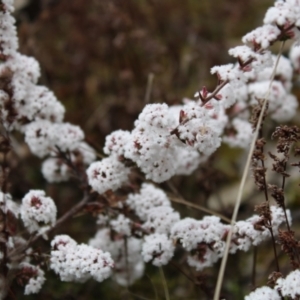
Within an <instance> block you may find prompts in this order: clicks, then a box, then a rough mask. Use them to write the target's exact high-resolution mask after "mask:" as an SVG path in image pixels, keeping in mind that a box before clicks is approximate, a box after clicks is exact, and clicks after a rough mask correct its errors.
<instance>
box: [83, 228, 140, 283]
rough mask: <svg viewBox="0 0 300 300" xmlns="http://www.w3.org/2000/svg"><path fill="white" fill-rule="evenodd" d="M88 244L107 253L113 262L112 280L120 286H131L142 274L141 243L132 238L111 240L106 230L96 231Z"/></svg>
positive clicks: (109, 232) (108, 231) (109, 233)
mask: <svg viewBox="0 0 300 300" xmlns="http://www.w3.org/2000/svg"><path fill="white" fill-rule="evenodd" d="M89 244H90V245H91V246H93V247H95V248H97V249H103V250H104V251H108V252H109V253H110V254H111V256H112V258H113V260H114V270H113V271H114V274H113V277H112V278H113V279H114V280H115V281H116V282H117V283H118V284H119V285H122V286H128V285H131V284H133V283H134V282H135V281H136V280H137V279H139V278H141V277H142V276H143V274H144V269H145V265H144V261H143V259H142V256H141V250H142V241H141V240H140V239H137V238H134V237H120V236H119V237H116V238H115V239H112V235H111V231H110V230H109V229H108V228H104V229H100V230H98V232H97V234H96V235H95V237H94V238H93V239H91V240H90V241H89Z"/></svg>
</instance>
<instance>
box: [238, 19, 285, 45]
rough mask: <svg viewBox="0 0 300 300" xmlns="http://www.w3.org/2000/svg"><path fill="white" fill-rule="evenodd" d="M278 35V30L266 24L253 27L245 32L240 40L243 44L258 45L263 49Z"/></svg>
mask: <svg viewBox="0 0 300 300" xmlns="http://www.w3.org/2000/svg"><path fill="white" fill-rule="evenodd" d="M279 35H280V30H279V29H278V28H277V27H276V26H273V25H270V24H267V25H264V26H261V27H258V28H256V29H254V30H253V31H251V32H249V33H247V34H246V35H245V36H244V37H243V38H242V41H243V43H244V44H247V45H250V46H252V48H254V49H255V47H257V46H259V47H261V48H263V49H266V48H268V47H269V46H270V45H271V44H272V43H273V42H274V41H276V39H277V38H278V36H279Z"/></svg>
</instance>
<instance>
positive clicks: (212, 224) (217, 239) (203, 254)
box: [171, 206, 291, 270]
mask: <svg viewBox="0 0 300 300" xmlns="http://www.w3.org/2000/svg"><path fill="white" fill-rule="evenodd" d="M270 210H271V216H272V229H273V233H274V235H276V234H278V227H279V226H280V225H281V224H282V223H284V222H285V217H284V212H283V210H282V208H279V207H276V206H271V208H270ZM287 214H288V218H289V220H290V218H291V217H290V212H289V210H288V211H287ZM261 220H262V218H261V217H259V216H257V215H254V216H253V217H251V218H249V219H247V220H245V221H238V222H236V224H235V226H234V232H233V236H232V241H231V245H230V253H235V252H236V251H237V250H242V251H248V250H249V249H250V247H251V246H252V245H255V246H256V245H258V244H260V243H261V242H263V241H264V240H266V239H267V238H269V237H270V236H271V235H270V231H269V229H268V228H267V227H266V226H264V225H261V226H260V227H259V228H258V227H257V226H256V225H257V224H260V221H261ZM290 222H291V221H290ZM229 229H230V226H229V225H225V224H222V223H221V222H220V219H219V218H218V217H215V216H207V217H204V218H203V219H202V220H195V219H192V218H185V219H182V220H180V221H179V222H177V223H175V225H174V226H173V227H172V229H171V238H172V239H173V240H175V241H177V242H179V243H180V244H181V245H182V247H183V248H184V249H185V250H187V251H189V252H190V255H189V256H188V264H189V265H190V266H193V267H195V268H196V269H197V270H202V269H203V268H206V267H209V266H211V265H212V264H213V263H215V262H216V261H217V260H218V259H219V258H220V257H222V255H223V250H224V247H225V243H226V236H227V233H228V231H229Z"/></svg>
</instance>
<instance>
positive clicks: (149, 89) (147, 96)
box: [144, 73, 154, 103]
mask: <svg viewBox="0 0 300 300" xmlns="http://www.w3.org/2000/svg"><path fill="white" fill-rule="evenodd" d="M153 80H154V74H153V73H149V75H148V82H147V89H146V94H145V98H144V102H145V103H149V102H150V98H151V92H152V86H153Z"/></svg>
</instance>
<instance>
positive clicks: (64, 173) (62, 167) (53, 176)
mask: <svg viewBox="0 0 300 300" xmlns="http://www.w3.org/2000/svg"><path fill="white" fill-rule="evenodd" d="M42 174H43V176H44V178H45V179H46V180H47V181H48V182H62V181H67V180H68V179H69V178H70V170H69V168H68V166H67V165H66V164H64V163H63V162H62V161H61V160H60V159H57V158H52V157H50V158H47V159H46V160H45V161H44V162H43V164H42Z"/></svg>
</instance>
